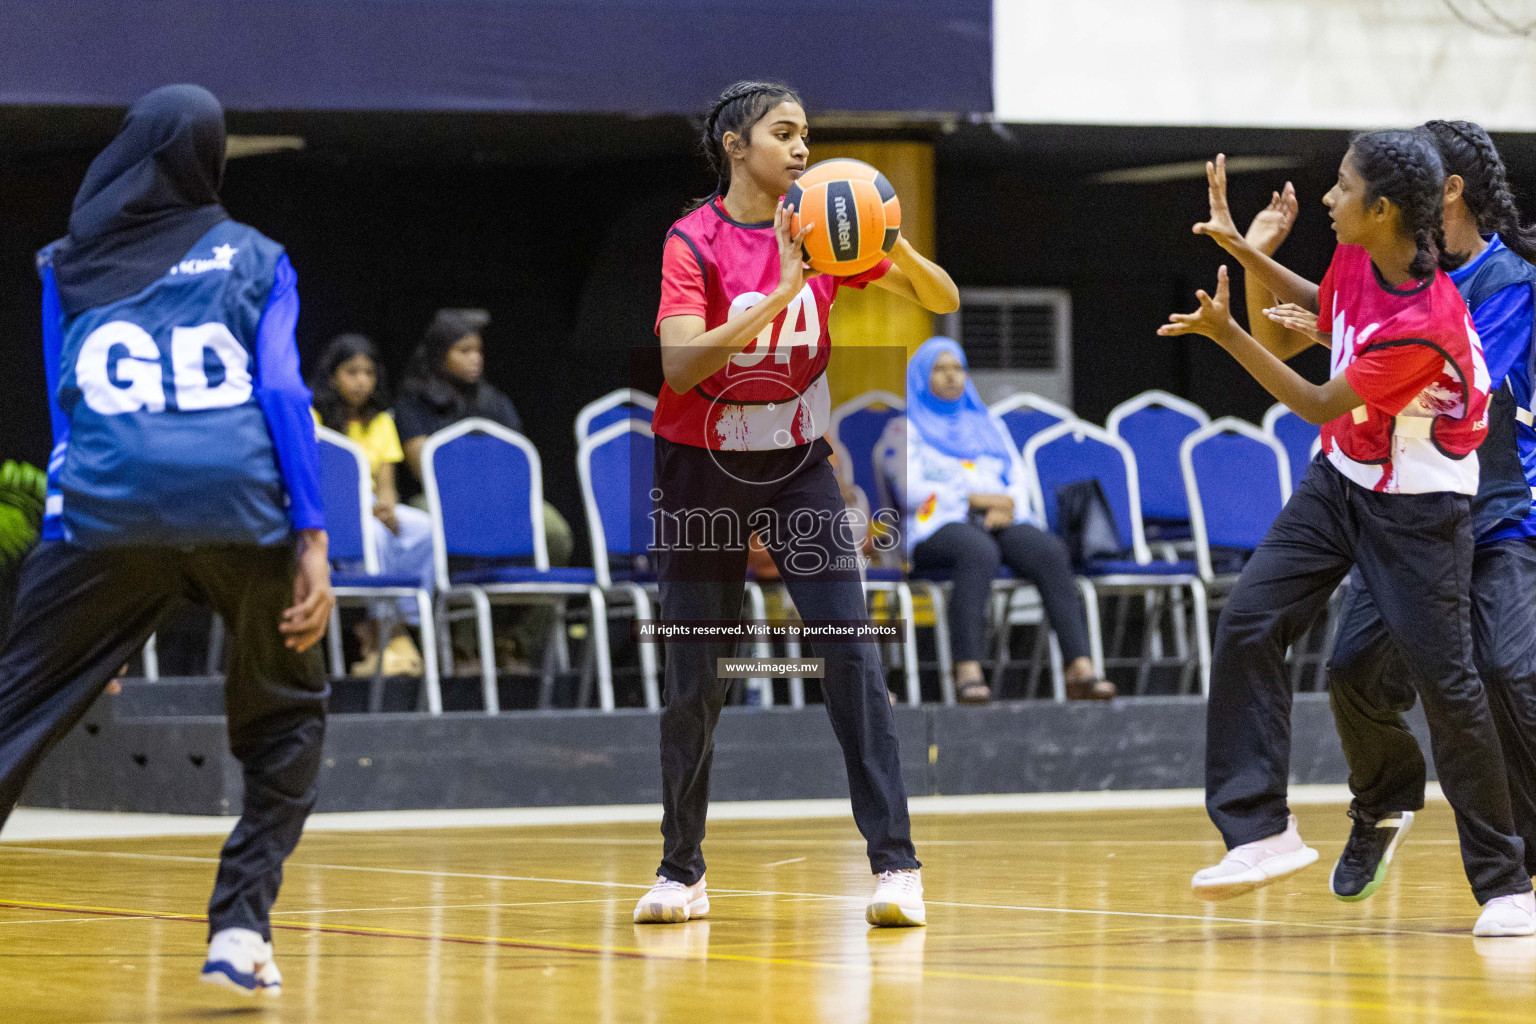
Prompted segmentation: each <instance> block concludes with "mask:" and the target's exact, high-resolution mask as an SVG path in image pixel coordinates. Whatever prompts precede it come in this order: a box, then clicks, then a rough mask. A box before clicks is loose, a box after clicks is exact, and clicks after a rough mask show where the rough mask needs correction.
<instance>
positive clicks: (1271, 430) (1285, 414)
mask: <svg viewBox="0 0 1536 1024" xmlns="http://www.w3.org/2000/svg"><path fill="white" fill-rule="evenodd" d="M1264 432H1265V433H1266V434H1268V435H1269V436H1270V437H1272V438H1274V439H1275V440H1276V441H1279V442H1280V443H1281V444H1282V445H1284V446H1285V451H1286V455H1287V457H1288V459H1289V460H1290V468H1291V486H1292V487H1293V488H1294V487H1296V486H1298V485H1299V484H1300V483H1301V481H1302V478H1303V477H1305V476H1306V475H1307V465H1308V463H1310V462H1311V461H1312V457H1313V456H1314V455H1316V454H1317V449H1318V446H1319V445H1320V444H1321V443H1322V428H1321V427H1319V426H1318V425H1317V424H1315V423H1308V422H1307V421H1306V420H1304V419H1302V418H1301V417H1300V416H1297V415H1296V414H1295V413H1294V412H1291V410H1290V409H1288V408H1286V406H1285V405H1284V404H1283V403H1280V402H1276V403H1275V404H1274V405H1272V406H1270V407H1269V411H1268V412H1266V413H1265V414H1264Z"/></svg>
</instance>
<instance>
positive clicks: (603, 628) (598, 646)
mask: <svg viewBox="0 0 1536 1024" xmlns="http://www.w3.org/2000/svg"><path fill="white" fill-rule="evenodd" d="M587 601H588V602H590V604H591V606H592V625H591V630H590V632H588V634H587V644H588V646H590V647H591V648H592V653H593V659H594V660H595V661H596V662H597V705H598V707H599V708H601V709H602V710H604V711H612V710H613V657H612V654H611V652H610V651H609V647H608V600H607V598H605V597H604V596H603V588H602V587H595V586H594V587H588V588H587Z"/></svg>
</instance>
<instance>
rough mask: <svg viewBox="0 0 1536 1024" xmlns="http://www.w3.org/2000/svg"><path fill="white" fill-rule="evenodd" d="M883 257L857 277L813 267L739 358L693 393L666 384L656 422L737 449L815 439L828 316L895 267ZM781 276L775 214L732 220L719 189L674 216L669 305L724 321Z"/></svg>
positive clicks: (708, 444)
mask: <svg viewBox="0 0 1536 1024" xmlns="http://www.w3.org/2000/svg"><path fill="white" fill-rule="evenodd" d="M890 266H891V264H890V261H889V260H883V261H881V263H880V264H879V265H878V266H876V267H875V268H874V269H872V270H868V271H865V272H864V273H863V274H859V275H857V276H855V277H842V278H838V277H831V276H828V275H822V276H819V277H813V278H811V279H810V280H809V281H807V282H806V283H805V287H804V288H802V289H801V290H800V294H799V295H796V296H795V297H794V298H793V299H791V300H790V302H789V305H788V306H786V307H785V308H784V310H783V311H782V312H781V313H779V315H778V316H777V317H775V318H774V321H773V323H772V324H770V325H769V326H767V327H765V328H763V330H762V332H761V333H759V334H758V336H757V337H756V338H755V339H753V340H752V342H751V343H750V344H748V345H747V347H746V348H744V349H743V350H742V351H740V352H738V353H737V354H736V355H734V356H732V357H731V360H730V362H728V363H726V365H725V366H724V367H723V368H722V369H720V370H719V371H717V372H716V373H715V374H714V375H713V376H711V377H709V378H708V379H707V380H705V381H704V382H703V383H702V384H699V385H698V386H697V387H695V388H693V389H692V390H691V391H689V392H687V393H686V394H678V393H677V392H676V391H673V390H672V388H671V387H670V386H669V385H666V384H663V385H662V387H661V395H660V396H659V397H658V398H657V401H656V415H655V417H654V418H653V419H652V421H651V427H652V429H653V430H655V432H656V433H658V434H660V435H661V436H662V437H664V438H666V439H667V440H669V441H674V442H677V443H678V444H691V445H694V446H695V447H698V448H719V449H724V450H727V451H764V450H768V451H772V450H777V449H781V448H788V447H791V446H793V445H801V444H809V443H810V442H811V441H814V440H816V439H817V438H818V437H820V436H821V435H822V434H823V433H825V432H826V429H827V420H828V419H829V418H830V416H831V413H832V401H831V391H830V390H829V389H828V387H827V380H826V372H827V360H828V359H829V358H830V356H831V353H832V336H831V335H830V334H829V333H828V332H827V321H828V318H829V317H830V316H831V313H832V301H833V300H834V299H835V298H836V297H837V290H838V289H839V288H845V287H846V288H863V287H864V286H865V285H867V284H869V283H870V282H871V281H875V280H878V279H879V278H880V277H882V276H883V275H884V274H885V272H886V271H887V270H889V269H890ZM778 284H779V244H778V241H777V239H775V238H774V234H773V222H772V221H764V222H762V223H758V224H744V223H742V222H741V221H737V220H732V219H731V217H730V215H729V214H727V213H726V212H725V209H724V208H723V207H722V206H721V205H720V200H719V199H718V198H717V199H711V200H710V201H709V202H707V203H705V204H704V205H703V206H701V207H699V208H698V209H697V210H694V211H693V212H692V213H690V214H688V215H687V216H686V217H684V218H683V219H682V220H679V221H678V222H677V223H676V224H674V225H672V230H671V231H669V232H668V233H667V240H666V245H665V248H664V250H663V254H662V272H661V308H660V310H658V311H657V314H656V331H657V333H658V334H659V333H660V332H661V322H662V321H663V320H665V319H666V318H667V317H669V316H701V317H703V318H704V329H705V330H710V331H712V330H714V329H715V328H716V327H719V326H721V325H722V324H724V323H726V322H727V321H729V320H731V319H732V318H734V317H737V316H740V315H741V314H742V313H743V312H745V311H746V310H748V309H751V308H752V307H753V306H754V305H755V304H757V303H758V302H761V301H762V300H763V298H764V297H765V296H766V295H767V294H768V293H770V292H772V291H773V290H774V288H776V287H778Z"/></svg>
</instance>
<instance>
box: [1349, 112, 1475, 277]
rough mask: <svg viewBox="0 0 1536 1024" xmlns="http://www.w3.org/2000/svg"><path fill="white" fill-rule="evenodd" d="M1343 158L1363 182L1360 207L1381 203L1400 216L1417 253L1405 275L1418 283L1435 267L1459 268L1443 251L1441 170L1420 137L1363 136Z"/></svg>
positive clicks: (1423, 136) (1390, 133)
mask: <svg viewBox="0 0 1536 1024" xmlns="http://www.w3.org/2000/svg"><path fill="white" fill-rule="evenodd" d="M1349 152H1350V154H1351V155H1352V156H1353V158H1354V165H1355V170H1357V171H1359V172H1360V177H1361V178H1363V179H1364V180H1365V205H1366V206H1370V205H1371V204H1372V203H1374V202H1376V200H1378V199H1386V200H1387V201H1388V202H1390V203H1391V204H1392V205H1393V206H1395V207H1397V209H1398V212H1399V213H1400V214H1401V215H1402V220H1403V229H1404V230H1405V231H1407V232H1408V234H1409V236H1410V237H1411V238H1412V239H1413V242H1414V245H1415V246H1416V247H1417V249H1418V252H1417V253H1416V254H1415V255H1414V257H1413V262H1412V263H1410V264H1409V265H1408V272H1409V273H1410V274H1412V275H1413V276H1414V277H1419V278H1424V277H1429V276H1430V275H1431V274H1433V273H1434V272H1435V267H1436V266H1439V267H1440V269H1442V270H1454V269H1456V267H1458V266H1460V265H1461V263H1462V261H1463V257H1462V255H1461V254H1459V253H1448V252H1446V251H1445V227H1444V224H1443V222H1442V217H1443V215H1444V211H1445V167H1444V165H1443V164H1442V163H1441V162H1440V154H1439V152H1437V151H1436V149H1435V146H1434V144H1433V143H1432V142H1431V141H1430V140H1429V138H1428V137H1427V135H1426V133H1423V132H1419V131H1401V130H1395V129H1394V130H1389V131H1379V132H1365V133H1362V134H1360V135H1356V136H1355V138H1354V140H1353V141H1352V142H1351V143H1350V144H1349Z"/></svg>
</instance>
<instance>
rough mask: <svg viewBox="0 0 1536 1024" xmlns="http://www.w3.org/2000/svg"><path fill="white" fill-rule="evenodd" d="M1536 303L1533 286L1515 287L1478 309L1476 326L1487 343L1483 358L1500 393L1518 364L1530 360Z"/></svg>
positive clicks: (1484, 347) (1497, 292)
mask: <svg viewBox="0 0 1536 1024" xmlns="http://www.w3.org/2000/svg"><path fill="white" fill-rule="evenodd" d="M1533 314H1536V303H1533V301H1532V298H1531V286H1530V285H1527V284H1512V285H1510V286H1509V287H1508V288H1502V289H1500V290H1499V291H1496V292H1494V293H1493V294H1492V295H1490V296H1489V297H1488V300H1487V301H1486V302H1484V303H1483V304H1482V305H1481V306H1478V307H1477V313H1476V314H1475V316H1474V317H1473V326H1474V327H1476V328H1477V336H1478V337H1479V338H1480V339H1482V342H1483V359H1484V360H1485V361H1486V362H1487V363H1488V379H1489V380H1490V381H1492V383H1493V388H1494V389H1495V390H1497V389H1498V388H1500V387H1503V385H1504V378H1505V377H1508V376H1509V374H1510V371H1511V370H1513V369H1514V368H1515V364H1516V363H1521V362H1524V361H1528V360H1529V358H1530V344H1531V317H1532V315H1533Z"/></svg>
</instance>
